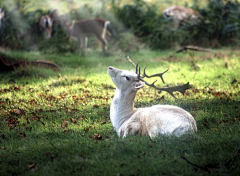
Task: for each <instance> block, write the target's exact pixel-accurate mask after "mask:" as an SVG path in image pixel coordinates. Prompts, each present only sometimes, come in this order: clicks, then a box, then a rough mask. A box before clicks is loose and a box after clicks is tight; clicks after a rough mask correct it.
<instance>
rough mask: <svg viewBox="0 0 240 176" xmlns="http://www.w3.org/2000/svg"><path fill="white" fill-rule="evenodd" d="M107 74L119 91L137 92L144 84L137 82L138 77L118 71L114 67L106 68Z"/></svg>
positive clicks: (134, 74)
mask: <svg viewBox="0 0 240 176" xmlns="http://www.w3.org/2000/svg"><path fill="white" fill-rule="evenodd" d="M108 74H109V75H110V76H111V78H112V81H113V82H114V84H115V85H116V86H117V88H118V89H119V90H122V91H127V90H130V91H137V90H139V89H140V88H142V87H143V86H144V85H145V83H144V82H142V81H140V80H139V76H138V75H137V74H136V73H134V72H132V71H127V70H120V69H117V68H114V67H111V66H110V67H108Z"/></svg>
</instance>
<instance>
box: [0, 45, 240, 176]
mask: <svg viewBox="0 0 240 176" xmlns="http://www.w3.org/2000/svg"><path fill="white" fill-rule="evenodd" d="M173 53H174V51H172V50H169V51H150V50H147V49H144V50H141V51H139V52H136V53H133V54H131V55H130V57H131V59H132V60H133V61H134V62H135V63H139V64H140V66H141V67H142V68H143V67H144V66H148V68H147V73H149V74H153V73H156V72H162V71H164V70H165V69H166V68H170V69H169V71H168V72H167V73H166V74H165V75H164V79H165V82H166V84H165V85H164V84H163V83H161V82H160V80H159V81H158V84H157V85H158V86H167V85H177V84H183V83H186V82H188V81H189V82H190V85H191V88H190V90H188V91H187V92H186V94H185V95H184V96H182V95H181V94H177V97H178V99H177V100H175V99H174V98H173V97H171V96H170V95H168V94H166V93H164V92H161V93H159V92H158V91H156V90H154V89H153V88H148V87H145V88H144V89H143V90H141V91H139V92H138V94H137V97H136V104H135V105H136V107H145V106H151V105H154V104H173V105H178V106H180V107H182V108H184V109H186V110H187V111H189V112H190V113H191V114H193V116H194V117H195V119H196V121H197V126H198V132H197V133H196V134H194V135H191V136H189V135H186V136H182V137H180V138H176V137H165V136H160V137H158V138H156V139H154V140H150V139H149V138H148V137H141V136H130V137H128V138H125V139H120V138H118V137H117V135H116V133H115V131H114V130H113V128H112V125H111V122H110V118H109V111H110V103H111V100H112V97H113V95H114V91H115V90H114V87H115V86H114V84H113V83H112V81H111V78H110V77H109V76H108V75H107V67H108V66H110V65H112V66H114V67H117V68H120V69H127V70H130V69H133V70H134V67H133V66H132V65H131V64H130V63H129V62H128V61H127V59H126V58H125V56H121V55H119V54H114V53H112V55H111V56H108V57H104V56H102V55H101V52H96V53H95V52H93V51H89V53H88V54H87V56H86V57H80V56H78V55H77V54H70V53H67V54H64V55H56V54H52V55H49V54H48V55H44V54H41V53H38V52H30V53H23V52H11V53H8V54H11V56H14V57H19V58H22V56H25V57H26V58H27V59H28V60H38V59H43V58H44V59H45V60H50V61H52V62H55V63H56V64H57V65H59V67H60V68H61V71H60V72H55V71H52V70H49V69H46V68H44V69H42V68H35V67H30V68H21V69H19V70H16V71H14V72H12V73H1V74H0V120H1V123H0V129H1V130H0V155H1V160H0V168H1V169H0V174H1V175H70V174H77V175H117V174H119V175H206V174H212V175H221V174H222V175H226V174H229V175H234V174H236V173H238V172H239V167H238V166H239V157H236V152H237V151H238V148H239V145H240V143H239V142H240V141H239V133H240V131H239V125H240V117H239V111H240V109H239V106H238V104H239V100H240V95H239V92H240V86H239V79H240V78H239V72H238V70H239V69H240V63H239V62H240V60H239V58H238V57H237V55H238V54H239V52H238V51H237V50H235V51H234V50H229V49H222V50H217V51H216V52H215V53H195V54H194V55H192V54H190V53H181V54H173ZM216 53H217V54H216ZM226 61H227V62H228V65H227V66H226V65H225V64H226V63H225V62H226ZM196 66H198V67H196ZM154 80H155V79H152V80H149V81H154ZM184 157H185V158H186V159H187V160H189V162H190V163H192V164H189V163H188V162H187V161H186V160H184V159H183V158H184ZM234 158H235V159H234ZM194 164H195V165H194Z"/></svg>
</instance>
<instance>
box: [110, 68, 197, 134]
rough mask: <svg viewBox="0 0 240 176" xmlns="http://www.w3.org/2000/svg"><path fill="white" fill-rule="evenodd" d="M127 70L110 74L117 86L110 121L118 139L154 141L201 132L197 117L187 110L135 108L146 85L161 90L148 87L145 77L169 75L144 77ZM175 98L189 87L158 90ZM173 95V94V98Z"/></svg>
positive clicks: (164, 107) (163, 107) (115, 69)
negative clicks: (141, 137)
mask: <svg viewBox="0 0 240 176" xmlns="http://www.w3.org/2000/svg"><path fill="white" fill-rule="evenodd" d="M137 69H138V68H137V67H136V73H134V72H132V71H127V70H120V69H117V68H114V67H111V66H110V67H108V74H109V75H110V76H111V78H112V81H113V82H114V84H115V85H116V92H115V95H114V98H113V101H112V103H111V108H110V119H111V122H112V125H113V127H114V129H115V130H116V132H117V134H118V136H120V137H126V136H127V135H132V134H140V135H148V136H150V137H151V138H153V137H156V136H158V135H175V136H180V135H182V134H186V133H192V132H195V131H197V126H196V122H195V120H194V118H193V116H192V115H191V114H190V113H188V112H187V111H185V110H184V109H182V108H180V107H177V106H172V105H154V106H152V107H146V108H138V109H136V108H134V99H135V96H136V93H137V91H138V90H139V89H140V88H142V87H143V86H144V85H145V84H146V85H149V86H151V87H154V88H157V87H156V86H155V85H154V83H155V82H156V81H155V82H153V83H152V84H149V83H147V82H146V81H144V80H143V78H144V77H155V76H160V77H161V79H162V80H163V78H162V75H163V74H164V73H165V72H166V71H167V70H166V71H165V72H162V73H159V74H155V75H150V76H148V75H146V72H145V69H144V74H143V76H142V77H141V76H140V69H139V73H138V74H137ZM157 89H159V90H163V91H167V92H168V93H170V94H172V92H173V91H180V92H182V93H183V92H185V90H186V89H188V83H187V84H185V85H181V86H176V87H168V88H157ZM172 95H173V94H172Z"/></svg>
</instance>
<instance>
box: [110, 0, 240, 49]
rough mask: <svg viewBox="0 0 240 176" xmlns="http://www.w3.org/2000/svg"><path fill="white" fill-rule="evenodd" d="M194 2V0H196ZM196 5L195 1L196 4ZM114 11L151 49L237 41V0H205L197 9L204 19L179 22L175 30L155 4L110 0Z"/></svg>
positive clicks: (239, 10)
mask: <svg viewBox="0 0 240 176" xmlns="http://www.w3.org/2000/svg"><path fill="white" fill-rule="evenodd" d="M195 5H196V4H195ZM196 6H198V5H196ZM113 9H114V10H113V11H114V13H115V15H116V16H117V17H118V19H119V20H120V21H121V22H122V23H124V24H125V25H126V27H128V28H129V29H130V30H131V31H132V32H133V33H134V34H135V35H136V36H138V37H140V38H141V39H142V41H144V42H147V43H148V44H149V46H150V47H151V48H153V49H159V48H169V47H172V46H174V45H175V43H176V42H178V43H179V44H180V45H189V44H194V45H200V46H201V45H202V46H212V47H218V46H226V45H235V44H237V43H239V40H238V39H239V35H240V30H239V28H240V5H239V3H238V2H237V1H233V2H232V1H228V2H227V3H226V4H224V3H222V2H221V1H212V0H209V1H208V5H207V6H206V7H205V8H202V9H196V10H198V11H199V12H200V13H201V14H202V15H203V17H204V19H203V20H202V21H201V22H200V23H198V24H196V25H191V24H182V25H181V26H180V27H179V28H178V29H177V30H174V29H172V28H171V24H170V21H168V20H166V19H164V18H163V15H162V13H160V14H159V13H158V9H157V8H156V6H154V5H149V4H147V3H145V1H143V0H135V1H134V3H133V4H131V5H125V6H123V7H118V6H117V5H115V3H114V1H113Z"/></svg>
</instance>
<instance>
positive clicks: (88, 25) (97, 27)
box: [66, 18, 112, 54]
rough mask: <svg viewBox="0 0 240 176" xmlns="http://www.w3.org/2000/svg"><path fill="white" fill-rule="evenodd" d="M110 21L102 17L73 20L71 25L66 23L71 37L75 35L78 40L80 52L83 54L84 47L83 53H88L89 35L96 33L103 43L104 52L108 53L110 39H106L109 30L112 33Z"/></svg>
mask: <svg viewBox="0 0 240 176" xmlns="http://www.w3.org/2000/svg"><path fill="white" fill-rule="evenodd" d="M109 24H110V22H109V21H107V20H105V19H101V18H94V19H86V20H82V21H77V22H72V24H71V25H66V27H67V29H66V30H67V33H68V34H69V35H70V36H71V37H75V38H77V40H78V45H79V52H80V54H81V52H82V48H83V54H85V53H86V48H87V41H88V38H87V37H88V36H89V35H95V36H96V37H97V39H98V40H100V41H101V43H102V49H103V52H104V53H106V50H107V44H108V41H107V39H106V34H107V32H110V33H112V31H111V29H110V28H109Z"/></svg>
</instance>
